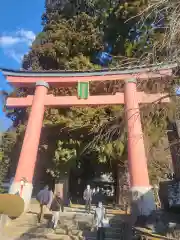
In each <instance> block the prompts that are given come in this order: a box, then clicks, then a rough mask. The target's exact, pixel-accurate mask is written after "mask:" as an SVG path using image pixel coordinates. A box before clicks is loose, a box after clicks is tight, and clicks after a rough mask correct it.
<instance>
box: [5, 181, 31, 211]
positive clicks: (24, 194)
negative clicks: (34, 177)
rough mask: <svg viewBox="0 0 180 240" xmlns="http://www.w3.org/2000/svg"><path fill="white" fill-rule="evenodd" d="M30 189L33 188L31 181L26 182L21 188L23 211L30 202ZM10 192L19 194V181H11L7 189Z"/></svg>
mask: <svg viewBox="0 0 180 240" xmlns="http://www.w3.org/2000/svg"><path fill="white" fill-rule="evenodd" d="M32 190H33V185H32V183H26V185H25V186H23V190H22V198H23V199H24V203H25V206H24V211H27V210H28V208H29V205H30V202H31V197H32ZM9 193H10V194H18V195H20V193H21V182H13V183H12V184H11V186H10V189H9Z"/></svg>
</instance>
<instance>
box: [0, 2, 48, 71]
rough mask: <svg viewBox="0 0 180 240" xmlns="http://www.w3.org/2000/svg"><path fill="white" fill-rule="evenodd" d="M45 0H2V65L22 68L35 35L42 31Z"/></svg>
mask: <svg viewBox="0 0 180 240" xmlns="http://www.w3.org/2000/svg"><path fill="white" fill-rule="evenodd" d="M44 5H45V0H5V1H4V0H1V4H0V67H5V68H15V69H17V68H20V67H21V60H22V57H23V55H24V54H25V53H27V52H28V49H29V47H30V46H31V43H32V41H33V40H34V38H35V35H36V34H37V33H39V32H40V31H41V15H42V13H43V12H44Z"/></svg>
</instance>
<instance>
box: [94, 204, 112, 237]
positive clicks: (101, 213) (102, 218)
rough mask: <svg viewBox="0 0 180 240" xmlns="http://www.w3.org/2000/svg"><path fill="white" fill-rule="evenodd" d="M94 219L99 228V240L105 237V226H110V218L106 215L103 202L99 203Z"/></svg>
mask: <svg viewBox="0 0 180 240" xmlns="http://www.w3.org/2000/svg"><path fill="white" fill-rule="evenodd" d="M94 221H95V226H96V229H97V238H96V239H97V240H104V239H105V227H108V225H109V223H108V219H107V217H106V209H105V207H104V206H103V204H102V202H99V203H98V206H97V207H96V209H95V213H94Z"/></svg>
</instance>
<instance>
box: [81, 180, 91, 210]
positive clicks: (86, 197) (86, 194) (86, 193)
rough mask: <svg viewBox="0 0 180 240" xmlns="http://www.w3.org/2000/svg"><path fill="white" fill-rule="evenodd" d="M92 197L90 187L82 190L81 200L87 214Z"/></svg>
mask: <svg viewBox="0 0 180 240" xmlns="http://www.w3.org/2000/svg"><path fill="white" fill-rule="evenodd" d="M92 197H93V191H92V190H91V187H90V185H87V188H86V189H85V190H84V193H83V199H84V200H85V209H86V211H87V212H88V213H90V211H91V202H92Z"/></svg>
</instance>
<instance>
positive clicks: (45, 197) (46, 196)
mask: <svg viewBox="0 0 180 240" xmlns="http://www.w3.org/2000/svg"><path fill="white" fill-rule="evenodd" d="M51 198H52V194H51V191H50V190H49V187H48V186H45V188H44V189H43V190H41V191H40V192H39V193H38V195H37V197H36V199H37V201H38V202H39V204H40V213H39V215H38V221H39V223H40V222H41V220H42V218H43V215H44V206H48V205H49V204H50V202H51Z"/></svg>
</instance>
